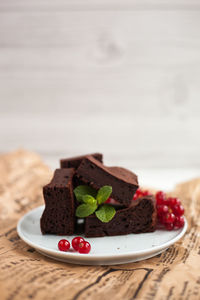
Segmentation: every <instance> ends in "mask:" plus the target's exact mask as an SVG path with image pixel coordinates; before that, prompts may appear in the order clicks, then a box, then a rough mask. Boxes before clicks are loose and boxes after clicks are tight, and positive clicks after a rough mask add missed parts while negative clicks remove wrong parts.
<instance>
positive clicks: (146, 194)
mask: <svg viewBox="0 0 200 300" xmlns="http://www.w3.org/2000/svg"><path fill="white" fill-rule="evenodd" d="M142 195H143V196H148V195H150V193H149V191H147V190H146V191H143V192H142Z"/></svg>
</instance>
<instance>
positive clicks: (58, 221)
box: [41, 153, 157, 237]
mask: <svg viewBox="0 0 200 300" xmlns="http://www.w3.org/2000/svg"><path fill="white" fill-rule="evenodd" d="M80 184H85V185H89V186H91V187H93V188H94V189H96V190H99V189H100V188H101V187H102V186H104V185H109V186H112V194H111V197H112V198H113V199H114V200H115V203H116V204H115V205H114V206H115V209H116V214H115V216H114V218H113V219H112V220H111V221H109V222H108V223H103V222H101V221H100V220H99V219H98V218H97V217H96V215H95V214H93V215H90V216H88V217H86V218H84V234H85V236H86V237H101V236H113V235H123V234H130V233H144V232H151V231H154V230H155V228H156V221H157V219H156V215H157V214H156V208H155V199H154V197H153V196H145V197H142V198H139V199H138V200H133V196H134V194H135V192H136V190H137V188H138V180H137V176H136V175H135V174H134V173H132V172H131V171H129V170H127V169H124V168H120V167H107V166H105V165H104V164H103V155H102V154H100V153H94V154H90V155H84V156H79V157H73V158H68V159H61V161H60V169H56V171H55V173H54V176H53V179H52V181H51V182H50V183H49V184H48V185H46V186H45V187H44V188H43V195H44V200H45V210H44V212H43V215H42V217H41V231H42V233H43V234H47V233H49V234H58V235H73V234H75V229H76V224H77V218H76V216H75V209H76V206H77V203H76V199H75V198H74V193H73V190H74V188H75V187H76V186H78V185H80ZM110 205H111V204H110Z"/></svg>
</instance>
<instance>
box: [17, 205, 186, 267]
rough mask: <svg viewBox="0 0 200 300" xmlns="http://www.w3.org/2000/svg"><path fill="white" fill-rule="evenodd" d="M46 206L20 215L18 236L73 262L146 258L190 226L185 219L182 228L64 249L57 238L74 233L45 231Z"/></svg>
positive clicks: (50, 254) (92, 240)
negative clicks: (83, 249) (80, 249)
mask: <svg viewBox="0 0 200 300" xmlns="http://www.w3.org/2000/svg"><path fill="white" fill-rule="evenodd" d="M43 210H44V206H40V207H38V208H36V209H34V210H32V211H30V212H29V213H27V214H26V215H25V216H23V217H22V218H21V219H20V221H19V222H18V225H17V231H18V234H19V236H20V237H21V239H22V240H23V241H24V242H26V243H27V244H28V245H30V246H31V247H33V248H35V249H36V250H37V251H38V252H40V253H42V254H44V255H46V256H48V257H51V258H53V259H57V260H61V261H64V262H68V263H74V264H83V265H113V264H123V263H130V262H135V261H139V260H143V259H147V258H150V257H152V256H155V255H157V254H159V253H161V252H163V251H164V250H166V249H167V248H168V247H169V246H171V245H172V244H174V243H175V242H177V241H178V240H179V239H180V238H181V237H182V236H183V235H184V233H185V232H186V229H187V221H186V219H185V225H184V227H183V228H182V229H180V230H174V231H165V230H156V231H155V232H152V233H141V234H129V235H122V236H113V237H101V238H87V240H88V241H89V242H90V244H91V247H92V249H91V252H90V253H89V254H79V253H78V252H73V251H70V252H62V251H59V250H58V248H57V244H58V241H59V240H61V239H62V238H65V239H67V240H69V241H70V242H71V240H72V239H73V237H74V236H57V235H42V234H41V231H40V217H41V215H42V212H43Z"/></svg>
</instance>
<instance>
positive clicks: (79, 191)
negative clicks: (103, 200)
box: [74, 185, 97, 202]
mask: <svg viewBox="0 0 200 300" xmlns="http://www.w3.org/2000/svg"><path fill="white" fill-rule="evenodd" d="M74 194H75V196H76V199H77V200H78V201H79V202H82V201H83V196H85V195H91V196H93V197H96V194H97V192H96V191H95V190H94V189H93V188H92V187H90V186H87V185H79V186H77V187H76V188H75V189H74Z"/></svg>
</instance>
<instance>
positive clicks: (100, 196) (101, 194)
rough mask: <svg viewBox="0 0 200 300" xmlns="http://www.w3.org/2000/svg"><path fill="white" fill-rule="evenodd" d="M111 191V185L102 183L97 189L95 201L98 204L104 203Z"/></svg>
mask: <svg viewBox="0 0 200 300" xmlns="http://www.w3.org/2000/svg"><path fill="white" fill-rule="evenodd" d="M111 193H112V186H109V185H104V186H103V187H102V188H100V189H99V190H98V193H97V197H96V199H97V203H98V204H102V203H104V202H105V201H106V200H107V199H108V198H109V197H110V195H111Z"/></svg>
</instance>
